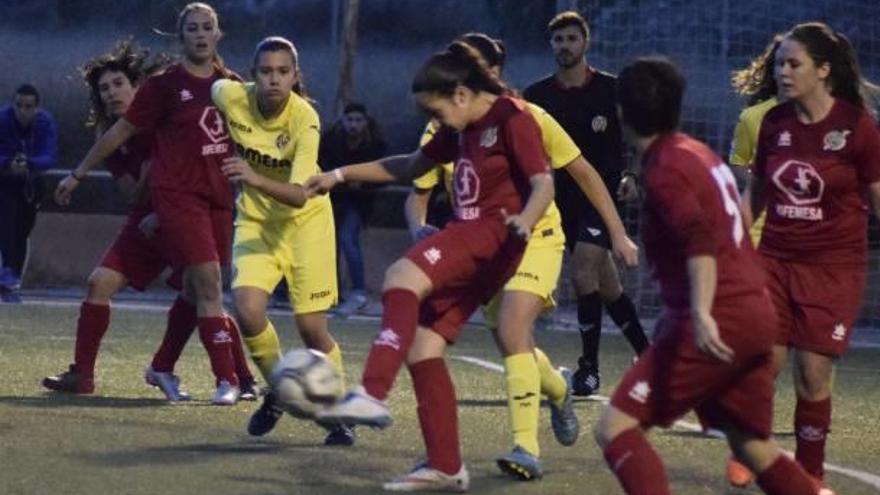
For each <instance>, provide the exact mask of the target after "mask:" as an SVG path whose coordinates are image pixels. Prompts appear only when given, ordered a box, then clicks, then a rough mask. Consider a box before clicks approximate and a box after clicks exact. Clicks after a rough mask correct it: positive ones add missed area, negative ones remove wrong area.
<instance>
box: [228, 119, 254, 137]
mask: <svg viewBox="0 0 880 495" xmlns="http://www.w3.org/2000/svg"><path fill="white" fill-rule="evenodd" d="M227 122H228V123H229V127H232V128H233V129H235V130H237V131H239V132H244V133H247V134H250V133H252V132H254V130H253V129H251V127H250V126H249V125H245V124H242V123H241V122H236V121H234V120H231V119H230V120H228V121H227Z"/></svg>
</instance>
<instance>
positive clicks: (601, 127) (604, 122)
mask: <svg viewBox="0 0 880 495" xmlns="http://www.w3.org/2000/svg"><path fill="white" fill-rule="evenodd" d="M590 127H592V128H593V132H605V129H608V119H607V118H605V116H604V115H596V116H595V117H593V120H592V122H590Z"/></svg>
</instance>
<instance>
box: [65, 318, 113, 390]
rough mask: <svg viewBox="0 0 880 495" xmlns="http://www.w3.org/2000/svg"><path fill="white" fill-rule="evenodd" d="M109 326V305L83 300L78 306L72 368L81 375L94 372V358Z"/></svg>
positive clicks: (91, 374)
mask: <svg viewBox="0 0 880 495" xmlns="http://www.w3.org/2000/svg"><path fill="white" fill-rule="evenodd" d="M109 326H110V306H108V305H106V304H92V303H90V302H85V301H84V302H83V303H82V305H80V307H79V320H77V322H76V345H75V346H74V352H73V365H74V368H76V370H77V371H78V372H80V373H81V374H82V375H84V376H87V377H92V376H94V374H95V360H96V359H97V358H98V347H100V345H101V339H102V338H104V334H105V333H107V328H108V327H109Z"/></svg>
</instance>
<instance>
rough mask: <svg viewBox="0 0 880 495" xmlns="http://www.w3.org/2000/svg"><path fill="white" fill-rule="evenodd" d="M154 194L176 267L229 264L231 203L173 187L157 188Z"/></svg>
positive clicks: (162, 232)
mask: <svg viewBox="0 0 880 495" xmlns="http://www.w3.org/2000/svg"><path fill="white" fill-rule="evenodd" d="M151 193H152V196H153V209H154V210H155V211H156V214H157V215H158V216H159V233H160V237H161V239H162V244H163V246H164V248H165V250H166V252H167V253H168V254H169V256H170V258H171V262H172V263H173V264H174V265H175V266H183V267H188V266H193V265H200V264H202V263H209V262H219V263H220V264H221V265H227V264H229V260H230V254H231V251H232V210H231V209H229V208H228V207H227V206H228V205H225V204H223V205H220V204H217V202H216V201H213V200H211V199H210V198H208V197H205V196H202V195H200V194H195V193H185V192H181V191H175V190H171V189H159V188H154V189H152V190H151Z"/></svg>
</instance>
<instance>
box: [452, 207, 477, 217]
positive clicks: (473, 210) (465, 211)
mask: <svg viewBox="0 0 880 495" xmlns="http://www.w3.org/2000/svg"><path fill="white" fill-rule="evenodd" d="M455 217H456V218H458V219H460V220H476V219H478V218H480V207H479V206H465V207H464V208H455Z"/></svg>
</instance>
